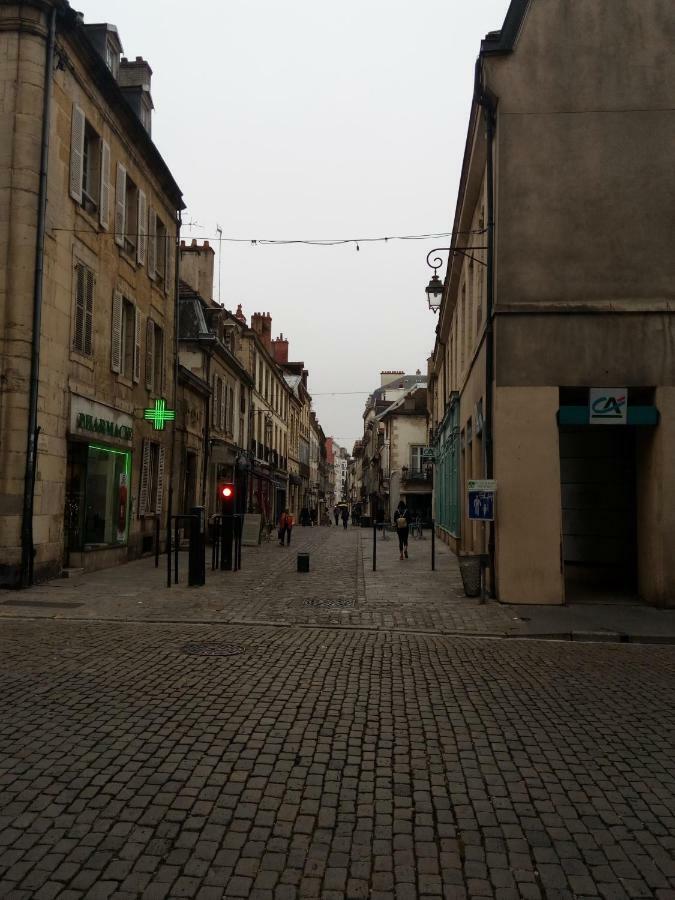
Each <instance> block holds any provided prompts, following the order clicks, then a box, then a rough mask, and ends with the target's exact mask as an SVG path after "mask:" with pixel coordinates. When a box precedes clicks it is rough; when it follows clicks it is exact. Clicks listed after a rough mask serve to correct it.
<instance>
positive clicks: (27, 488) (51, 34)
mask: <svg viewBox="0 0 675 900" xmlns="http://www.w3.org/2000/svg"><path fill="white" fill-rule="evenodd" d="M55 44H56V7H52V10H51V12H50V14H49V31H48V34H47V47H46V57H45V81H44V101H43V107H42V148H41V151H40V185H39V189H38V217H37V234H36V241H35V280H34V285H33V334H32V341H31V358H30V391H29V397H28V430H27V439H26V471H25V475H24V487H23V519H22V523H21V574H20V586H21V587H28V586H29V585H31V584H32V583H33V574H34V562H35V559H34V557H35V547H34V545H33V504H34V497H35V475H36V469H37V441H38V433H39V430H38V427H37V404H38V388H39V384H40V337H41V330H42V294H43V280H44V264H45V231H46V217H47V173H48V170H49V126H50V121H51V111H52V72H53V70H54V47H55Z"/></svg>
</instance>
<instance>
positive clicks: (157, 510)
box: [138, 440, 166, 516]
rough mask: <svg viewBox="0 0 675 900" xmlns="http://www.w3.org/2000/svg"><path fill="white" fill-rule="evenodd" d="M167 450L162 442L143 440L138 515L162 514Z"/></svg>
mask: <svg viewBox="0 0 675 900" xmlns="http://www.w3.org/2000/svg"><path fill="white" fill-rule="evenodd" d="M165 456H166V451H165V448H164V447H162V446H161V444H156V443H155V442H154V441H149V440H145V441H143V461H142V467H141V483H140V496H139V499H138V515H139V516H154V515H161V512H162V502H163V499H164V463H165Z"/></svg>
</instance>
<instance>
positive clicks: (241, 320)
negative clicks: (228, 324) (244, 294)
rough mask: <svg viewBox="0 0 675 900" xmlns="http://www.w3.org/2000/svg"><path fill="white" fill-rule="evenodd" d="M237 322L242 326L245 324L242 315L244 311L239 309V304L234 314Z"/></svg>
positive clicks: (244, 317)
mask: <svg viewBox="0 0 675 900" xmlns="http://www.w3.org/2000/svg"><path fill="white" fill-rule="evenodd" d="M234 317H235V319H236V320H237V322H241V324H242V325H245V324H246V316H245V315H244V310H243V309H242V308H241V303H240V304H239V305H238V306H237V311H236V313H235V314H234Z"/></svg>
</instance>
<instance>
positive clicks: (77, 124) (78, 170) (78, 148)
mask: <svg viewBox="0 0 675 900" xmlns="http://www.w3.org/2000/svg"><path fill="white" fill-rule="evenodd" d="M85 123H86V119H85V117H84V112H83V110H81V109H80V107H79V106H78V105H77V103H74V104H73V120H72V122H71V129H70V196H71V197H72V198H73V200H77V202H78V203H82V181H83V176H84V131H85Z"/></svg>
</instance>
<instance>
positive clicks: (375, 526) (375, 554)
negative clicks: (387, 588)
mask: <svg viewBox="0 0 675 900" xmlns="http://www.w3.org/2000/svg"><path fill="white" fill-rule="evenodd" d="M376 571H377V524H376V523H375V522H373V572H376Z"/></svg>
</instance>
